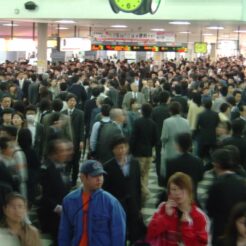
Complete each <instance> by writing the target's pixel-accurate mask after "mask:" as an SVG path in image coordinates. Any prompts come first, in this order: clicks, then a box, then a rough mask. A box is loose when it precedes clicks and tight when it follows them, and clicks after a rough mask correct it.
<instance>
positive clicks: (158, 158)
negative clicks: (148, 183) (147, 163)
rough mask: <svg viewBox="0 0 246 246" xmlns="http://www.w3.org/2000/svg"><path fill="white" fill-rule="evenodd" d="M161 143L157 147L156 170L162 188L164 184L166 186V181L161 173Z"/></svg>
mask: <svg viewBox="0 0 246 246" xmlns="http://www.w3.org/2000/svg"><path fill="white" fill-rule="evenodd" d="M161 146H162V145H161V143H158V145H157V146H156V147H155V156H156V158H155V160H156V163H155V168H156V174H157V178H158V184H159V186H161V185H162V184H164V180H163V178H162V176H161V174H160V172H161Z"/></svg>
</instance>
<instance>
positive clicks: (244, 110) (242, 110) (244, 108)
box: [239, 105, 246, 139]
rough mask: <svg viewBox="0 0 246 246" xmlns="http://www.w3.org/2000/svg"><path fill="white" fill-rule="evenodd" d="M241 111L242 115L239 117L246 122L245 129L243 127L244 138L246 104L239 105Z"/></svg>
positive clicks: (245, 136) (245, 132)
mask: <svg viewBox="0 0 246 246" xmlns="http://www.w3.org/2000/svg"><path fill="white" fill-rule="evenodd" d="M239 112H240V117H239V119H240V120H241V121H242V123H243V124H244V129H243V138H245V139H246V105H240V106H239Z"/></svg>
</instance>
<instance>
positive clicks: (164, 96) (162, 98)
mask: <svg viewBox="0 0 246 246" xmlns="http://www.w3.org/2000/svg"><path fill="white" fill-rule="evenodd" d="M169 99H170V94H169V92H168V91H162V92H161V93H160V95H159V102H160V104H159V105H158V106H156V107H155V108H154V109H153V112H152V120H153V121H154V122H155V123H156V126H157V132H158V136H161V131H162V126H163V122H164V120H165V119H167V118H168V117H169V116H170V112H169V107H168V102H169ZM155 153H156V173H157V177H158V183H159V185H161V183H162V180H161V175H160V166H161V140H160V139H159V140H158V143H157V146H156V150H155Z"/></svg>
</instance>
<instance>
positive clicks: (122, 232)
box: [111, 200, 126, 246]
mask: <svg viewBox="0 0 246 246" xmlns="http://www.w3.org/2000/svg"><path fill="white" fill-rule="evenodd" d="M111 218H112V219H111V237H112V238H111V242H112V246H116V245H117V246H125V242H126V214H125V211H124V210H123V208H122V206H121V205H120V203H119V202H118V201H117V200H115V201H114V203H113V208H112V217H111Z"/></svg>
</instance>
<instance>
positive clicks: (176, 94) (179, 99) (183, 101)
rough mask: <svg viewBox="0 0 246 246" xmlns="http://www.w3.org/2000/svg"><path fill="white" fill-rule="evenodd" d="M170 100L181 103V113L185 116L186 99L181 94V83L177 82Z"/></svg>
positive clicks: (186, 109)
mask: <svg viewBox="0 0 246 246" xmlns="http://www.w3.org/2000/svg"><path fill="white" fill-rule="evenodd" d="M172 102H178V103H180V105H181V115H182V116H186V115H187V113H188V103H187V99H186V98H185V97H183V96H182V95H181V85H179V84H177V85H175V87H174V97H173V98H172Z"/></svg>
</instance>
